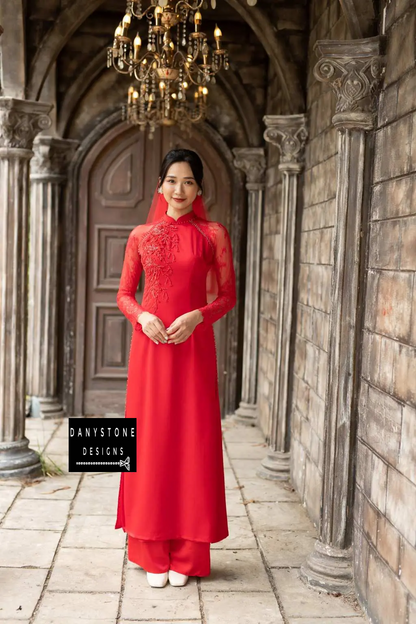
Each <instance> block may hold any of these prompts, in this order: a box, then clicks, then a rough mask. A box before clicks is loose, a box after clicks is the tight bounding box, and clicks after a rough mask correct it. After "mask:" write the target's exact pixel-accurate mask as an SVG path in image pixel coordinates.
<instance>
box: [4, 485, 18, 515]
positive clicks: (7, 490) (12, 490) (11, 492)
mask: <svg viewBox="0 0 416 624" xmlns="http://www.w3.org/2000/svg"><path fill="white" fill-rule="evenodd" d="M19 491H20V488H18V487H16V486H14V485H10V486H9V487H7V486H6V487H3V488H1V490H0V511H1V512H2V513H5V512H6V511H7V510H8V509H9V507H10V506H11V504H12V503H13V501H14V499H15V498H16V496H17V495H18V493H19Z"/></svg>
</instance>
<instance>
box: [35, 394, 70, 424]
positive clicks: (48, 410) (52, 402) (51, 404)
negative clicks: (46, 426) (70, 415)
mask: <svg viewBox="0 0 416 624" xmlns="http://www.w3.org/2000/svg"><path fill="white" fill-rule="evenodd" d="M30 415H31V416H32V418H44V419H46V418H63V417H64V416H65V413H64V410H63V409H62V405H61V404H60V403H59V401H58V399H56V398H49V397H35V396H32V399H31V405H30Z"/></svg>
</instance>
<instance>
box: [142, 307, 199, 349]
mask: <svg viewBox="0 0 416 624" xmlns="http://www.w3.org/2000/svg"><path fill="white" fill-rule="evenodd" d="M203 320H204V317H203V316H202V313H201V312H200V311H199V310H192V312H187V313H186V314H182V315H181V316H178V318H176V319H175V320H174V321H173V323H171V325H170V327H167V328H165V326H164V324H163V322H162V321H161V320H160V318H159V317H158V316H156V315H155V314H152V313H151V312H141V313H140V314H139V316H138V319H137V321H138V323H140V325H141V326H142V330H143V333H144V334H146V336H148V337H149V338H150V339H151V340H153V342H154V343H155V344H159V342H161V343H162V344H179V343H181V342H185V340H187V339H188V338H189V336H190V335H191V334H192V332H193V331H194V329H195V327H196V326H197V325H199V323H202V321H203Z"/></svg>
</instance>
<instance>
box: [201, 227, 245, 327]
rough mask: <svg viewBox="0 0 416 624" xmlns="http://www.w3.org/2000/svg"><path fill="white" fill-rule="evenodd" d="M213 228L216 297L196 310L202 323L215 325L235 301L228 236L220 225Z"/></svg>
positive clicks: (233, 276) (231, 255)
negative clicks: (198, 311) (216, 283)
mask: <svg viewBox="0 0 416 624" xmlns="http://www.w3.org/2000/svg"><path fill="white" fill-rule="evenodd" d="M212 225H214V224H212ZM215 226H216V227H215V237H214V238H213V242H214V245H215V256H214V267H215V272H216V275H217V282H218V296H217V298H216V299H215V300H214V301H213V302H212V303H208V304H207V305H206V306H204V307H203V308H198V309H199V310H200V311H201V312H202V315H203V317H204V320H203V323H215V321H218V319H220V318H221V317H222V316H224V314H227V312H229V311H230V310H232V308H233V307H234V306H235V304H236V301H237V295H236V286H235V272H234V264H233V252H232V248H231V241H230V235H229V234H228V231H227V229H226V228H225V227H224V226H223V225H222V224H221V223H215Z"/></svg>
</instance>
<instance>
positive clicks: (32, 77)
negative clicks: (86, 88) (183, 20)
mask: <svg viewBox="0 0 416 624" xmlns="http://www.w3.org/2000/svg"><path fill="white" fill-rule="evenodd" d="M280 4H281V3H280V2H279V1H277V2H275V0H259V1H258V4H257V6H256V7H248V6H247V3H246V0H223V2H221V3H218V8H217V9H216V10H215V11H212V10H211V9H209V10H206V11H204V12H203V16H204V24H205V23H207V24H208V26H207V28H206V30H207V32H211V31H212V30H213V27H214V22H215V21H218V22H219V23H220V24H221V27H222V29H223V32H224V34H225V36H224V43H225V44H227V47H228V48H229V50H230V57H231V60H232V62H233V59H234V58H236V57H238V56H239V55H240V56H241V52H242V51H244V50H245V49H246V48H247V46H248V47H250V46H251V48H253V49H254V48H255V47H256V46H257V48H258V49H259V50H261V52H259V53H258V57H259V60H260V57H261V55H263V61H262V64H263V66H264V65H267V63H270V65H271V66H272V67H273V70H274V73H275V75H276V76H277V78H278V80H279V83H280V85H281V90H282V93H283V95H284V97H285V100H286V102H287V108H288V111H289V112H293V113H294V112H301V111H303V108H304V96H303V91H302V87H301V83H302V80H301V77H302V73H303V68H302V67H301V63H299V60H300V59H299V56H300V54H299V50H300V49H302V43H303V42H302V37H303V36H304V33H303V30H302V29H303V28H304V22H305V17H304V6H303V5H304V2H303V0H293V2H292V6H291V7H287V5H286V6H285V5H281V6H280V7H279V6H278V5H280ZM62 5H64V6H65V8H63V9H62V10H61V9H60V7H61V6H62ZM124 8H125V0H88V1H86V0H73V1H72V2H71V3H66V4H64V3H62V2H61V0H31V2H30V3H27V10H28V14H27V19H28V26H29V27H28V33H29V35H28V42H27V43H28V46H27V50H28V58H29V59H31V62H30V63H29V78H28V86H27V97H28V98H29V99H39V97H40V94H41V90H42V86H43V84H44V81H45V79H46V76H47V74H48V72H49V71H50V70H51V68H52V67H53V64H54V63H55V61H56V60H58V64H59V63H60V60H61V57H62V55H63V54H64V53H65V50H66V49H68V48H70V47H71V40H72V39H73V38H76V37H77V36H78V39H79V34H80V33H81V34H82V32H83V29H84V27H87V28H86V30H87V32H88V37H87V36H85V37H84V49H83V51H84V57H87V58H84V59H83V68H84V67H85V65H88V64H90V63H91V62H92V58H93V55H94V54H97V53H98V50H97V45H96V44H98V43H99V45H98V48H100V49H102V47H103V46H104V45H107V44H108V43H109V42H110V41H111V33H112V32H113V30H114V27H115V24H116V23H117V22H118V20H119V19H120V16H121V15H122V14H123V12H124ZM279 10H280V15H281V18H279ZM205 18H206V22H205ZM276 20H277V21H276ZM279 20H280V23H279ZM94 25H95V26H96V28H95V29H94ZM239 32H240V33H241V36H240V37H239V36H238V33H239ZM227 33H228V34H227ZM227 39H228V40H227ZM305 48H306V46H305ZM81 52H82V50H81ZM88 55H90V58H88ZM78 56H79V55H78ZM70 61H71V62H70V63H69V64H70V65H72V67H73V69H74V71H75V74H73V75H72V81H71V84H72V83H73V82H74V79H76V77H77V76H79V74H80V71H79V68H78V69H77V68H76V58H72V59H70ZM295 61H297V63H296V62H295ZM244 62H245V61H244V59H243V60H242V61H241V62H240V65H244ZM236 64H237V65H238V61H237V62H236ZM58 67H59V69H61V67H60V66H59V65H58ZM235 69H236V71H237V73H238V71H239V68H238V67H235ZM241 69H243V70H244V69H245V68H244V67H242V68H241ZM248 73H250V72H248ZM246 74H247V71H246ZM251 76H252V77H254V78H255V77H256V76H255V70H252V71H251ZM242 82H243V83H244V80H242ZM59 88H60V85H59V84H58V89H59ZM68 88H69V87H68ZM250 95H252V94H250ZM257 96H258V93H257ZM252 99H253V98H252ZM255 99H256V96H255V97H254V100H255Z"/></svg>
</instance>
